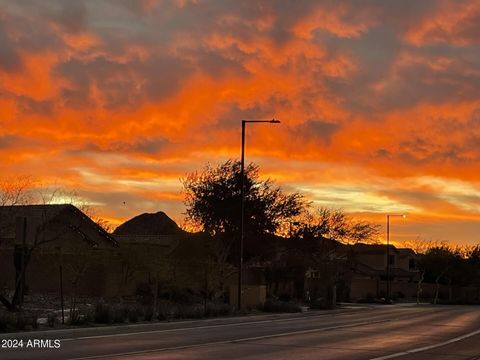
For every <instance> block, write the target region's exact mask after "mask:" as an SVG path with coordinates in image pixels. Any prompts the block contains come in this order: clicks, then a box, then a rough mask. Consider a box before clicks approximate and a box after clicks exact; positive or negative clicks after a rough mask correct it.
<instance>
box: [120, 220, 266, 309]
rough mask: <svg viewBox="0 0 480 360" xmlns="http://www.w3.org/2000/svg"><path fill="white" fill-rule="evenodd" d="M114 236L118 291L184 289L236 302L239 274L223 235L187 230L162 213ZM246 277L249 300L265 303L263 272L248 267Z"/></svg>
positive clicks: (192, 294)
mask: <svg viewBox="0 0 480 360" xmlns="http://www.w3.org/2000/svg"><path fill="white" fill-rule="evenodd" d="M113 237H114V238H115V239H116V240H117V241H118V243H119V244H120V251H119V253H120V258H121V271H120V272H119V274H121V279H119V280H120V281H119V284H120V291H119V294H122V295H126V294H134V293H137V294H139V293H142V292H143V293H144V292H148V293H150V294H151V296H153V295H152V292H153V293H154V292H155V291H158V293H159V294H160V296H163V295H162V294H165V296H166V297H169V296H174V294H177V295H178V294H179V293H184V294H186V297H190V298H191V299H194V298H196V299H205V298H209V299H213V298H216V299H218V298H222V297H223V298H224V299H225V300H229V301H230V302H231V303H232V304H234V303H235V301H236V299H237V297H236V295H235V292H236V290H237V280H236V279H237V278H238V272H237V271H236V267H235V266H232V265H231V264H230V262H229V261H228V260H227V259H228V256H229V252H228V250H227V249H226V248H225V247H224V245H223V244H222V241H221V239H220V238H215V237H210V236H208V235H206V234H204V233H189V232H186V231H184V230H182V229H180V228H179V227H178V226H177V224H176V223H175V222H174V221H173V220H172V219H170V218H169V217H168V216H167V215H166V214H165V213H163V212H157V213H155V214H141V215H139V216H136V217H134V218H132V219H130V220H128V221H126V222H125V223H124V224H122V225H120V226H119V227H118V228H117V229H116V230H115V231H114V232H113ZM245 276H246V277H245V285H246V286H245V291H246V293H245V294H246V295H245V304H248V305H252V306H255V305H258V304H259V303H261V302H264V301H265V293H266V291H265V279H264V277H265V276H264V274H260V270H259V269H254V270H252V269H247V268H245ZM247 285H248V286H247Z"/></svg>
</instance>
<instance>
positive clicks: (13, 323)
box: [0, 311, 17, 332]
mask: <svg viewBox="0 0 480 360" xmlns="http://www.w3.org/2000/svg"><path fill="white" fill-rule="evenodd" d="M16 328H17V319H16V316H15V314H13V313H9V312H3V311H2V312H0V332H9V331H13V330H16Z"/></svg>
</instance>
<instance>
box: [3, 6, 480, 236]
mask: <svg viewBox="0 0 480 360" xmlns="http://www.w3.org/2000/svg"><path fill="white" fill-rule="evenodd" d="M479 24H480V1H442V0H435V1H429V0H423V1H418V0H415V1H409V0H402V1H388V0H384V1H380V0H378V1H368V0H365V1H274V0H270V1H238V0H218V1H213V0H212V1H207V0H203V1H202V0H190V1H189V0H183V1H182V0H177V1H150V0H145V1H133V0H132V1H128V0H104V1H98V0H91V1H81V0H71V1H60V0H58V1H49V0H36V1H35V0H31V1H30V0H24V1H8V0H0V157H1V161H0V177H9V176H17V175H21V174H23V175H31V176H33V177H34V178H36V179H39V181H40V182H41V183H43V184H59V185H61V186H63V187H65V188H67V189H76V190H77V191H78V193H79V194H80V196H81V197H82V198H83V199H84V200H85V201H88V202H90V203H91V204H93V205H94V206H95V207H96V212H97V213H98V214H99V215H100V216H102V217H104V218H106V219H108V220H110V221H112V222H113V223H115V224H117V223H119V222H121V221H124V220H126V219H128V218H130V217H132V216H134V215H137V214H139V213H142V212H156V211H159V210H163V211H165V212H166V213H167V214H169V215H170V216H171V217H172V218H174V219H175V220H177V221H178V222H179V223H182V220H183V215H182V213H183V212H184V205H183V202H182V194H181V183H180V181H179V178H180V177H182V176H183V175H185V173H187V172H191V171H195V170H200V169H201V168H202V167H203V166H204V165H205V164H206V163H208V162H209V163H212V164H218V163H221V162H224V161H225V160H227V159H229V158H239V156H240V132H241V126H240V121H241V119H245V118H247V119H248V118H250V119H252V118H254V119H259V118H260V119H264V118H266V119H271V118H272V117H275V118H278V119H280V120H281V121H282V123H281V124H280V125H270V124H268V125H267V124H261V125H260V124H259V125H254V126H248V128H247V152H246V156H247V161H254V162H255V163H257V164H258V165H260V167H261V170H262V174H263V175H264V176H268V177H271V178H272V179H274V180H275V181H276V182H277V183H278V184H280V185H281V186H282V187H283V188H284V189H285V190H286V191H300V192H303V193H305V194H306V195H307V198H308V199H309V200H311V201H312V202H313V204H314V205H316V206H329V207H331V206H333V207H336V208H342V209H343V210H345V211H346V212H348V213H352V214H354V215H355V216H358V217H359V218H363V219H367V220H372V221H374V222H377V223H379V224H382V225H384V223H385V214H386V213H389V212H406V213H408V218H407V219H406V220H402V219H400V218H395V219H392V227H391V229H392V233H391V234H392V235H391V236H392V240H394V241H395V240H396V241H399V240H410V239H415V238H417V237H420V238H422V239H426V240H435V241H451V242H457V243H464V244H476V243H477V242H478V241H479V240H480V238H479V236H478V233H479V231H478V230H479V229H480V26H479Z"/></svg>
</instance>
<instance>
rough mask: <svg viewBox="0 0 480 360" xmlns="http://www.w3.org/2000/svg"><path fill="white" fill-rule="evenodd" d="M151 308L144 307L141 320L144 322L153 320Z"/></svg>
mask: <svg viewBox="0 0 480 360" xmlns="http://www.w3.org/2000/svg"><path fill="white" fill-rule="evenodd" d="M153 315H154V313H153V307H152V306H147V307H145V309H144V312H143V319H144V320H145V321H152V320H153Z"/></svg>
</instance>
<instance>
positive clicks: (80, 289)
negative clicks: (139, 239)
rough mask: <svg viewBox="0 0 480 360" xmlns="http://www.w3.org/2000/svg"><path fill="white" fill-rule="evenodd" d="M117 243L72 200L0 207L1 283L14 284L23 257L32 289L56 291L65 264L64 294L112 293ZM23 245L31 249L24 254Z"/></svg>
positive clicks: (8, 288)
mask: <svg viewBox="0 0 480 360" xmlns="http://www.w3.org/2000/svg"><path fill="white" fill-rule="evenodd" d="M117 246H118V243H117V241H116V240H114V239H113V238H112V237H111V236H110V235H109V234H108V233H107V232H105V231H104V230H103V229H102V228H101V227H100V226H98V225H97V224H96V223H95V222H94V221H92V220H91V219H90V218H89V217H88V216H87V215H85V214H84V213H83V212H82V211H80V210H79V209H78V208H76V207H75V206H73V205H26V206H3V207H0V258H1V260H0V267H1V269H0V273H1V275H0V282H1V283H0V285H1V286H2V288H3V289H4V290H13V289H14V286H15V276H16V273H18V272H19V271H21V269H20V268H21V266H22V262H23V263H24V264H26V267H25V268H26V284H27V289H28V290H30V291H32V292H43V293H45V292H55V293H57V292H58V291H59V288H60V267H61V268H62V273H63V274H62V275H63V287H64V290H65V294H69V293H71V292H72V291H74V292H75V293H76V294H80V295H105V294H108V293H109V290H110V289H109V287H110V284H111V280H110V273H111V271H110V269H109V266H110V264H109V262H110V261H111V255H112V251H111V250H112V249H114V248H116V247H117ZM22 248H23V249H25V252H26V254H31V255H30V256H26V257H22V255H21V254H22ZM25 258H27V260H25Z"/></svg>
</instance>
